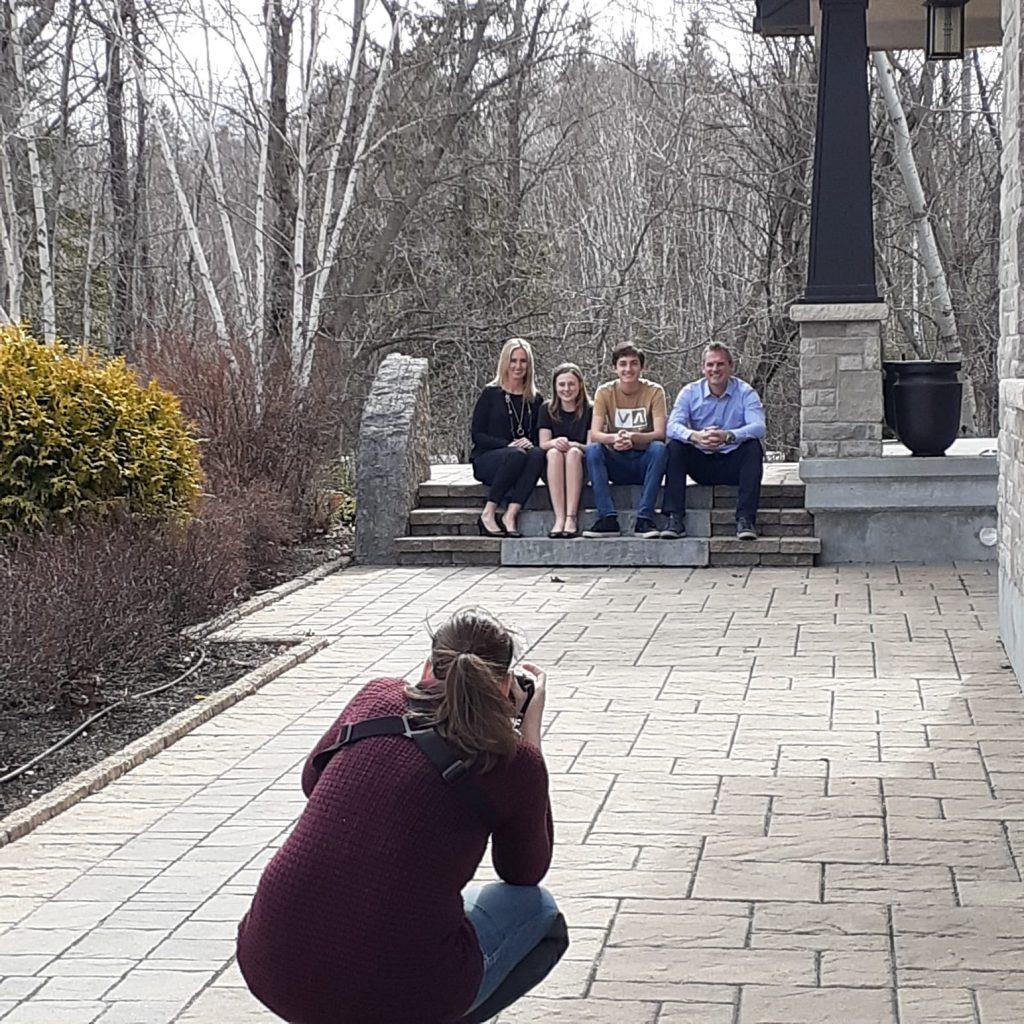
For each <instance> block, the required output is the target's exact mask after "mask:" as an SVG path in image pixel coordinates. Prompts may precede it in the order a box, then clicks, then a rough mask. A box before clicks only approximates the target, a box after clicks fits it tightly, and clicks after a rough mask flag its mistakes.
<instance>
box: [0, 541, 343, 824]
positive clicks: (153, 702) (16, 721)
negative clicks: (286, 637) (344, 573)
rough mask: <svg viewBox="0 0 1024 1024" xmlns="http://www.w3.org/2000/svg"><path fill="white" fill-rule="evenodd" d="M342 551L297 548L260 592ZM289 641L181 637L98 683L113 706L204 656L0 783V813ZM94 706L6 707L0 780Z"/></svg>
mask: <svg viewBox="0 0 1024 1024" xmlns="http://www.w3.org/2000/svg"><path fill="white" fill-rule="evenodd" d="M340 554H342V550H341V549H339V546H338V544H337V543H328V542H326V541H325V542H324V543H313V544H306V545H303V546H300V547H296V548H294V549H292V550H291V551H290V552H289V554H288V558H287V560H286V561H285V562H284V564H283V565H282V566H281V567H280V568H279V569H278V570H277V571H275V572H274V573H268V574H266V576H265V577H264V578H263V579H261V580H260V581H259V583H260V589H267V588H269V587H272V586H276V585H278V584H280V583H282V582H285V581H286V580H288V579H294V578H295V577H296V576H300V575H302V574H303V573H306V572H309V571H310V570H312V569H315V568H317V567H318V566H320V565H323V564H324V563H326V562H328V561H331V560H332V559H334V558H337V557H338V556H339V555H340ZM225 610H227V609H225ZM289 646H290V645H289V644H282V643H262V642H235V641H232V642H230V643H220V642H205V643H204V642H198V641H195V640H187V639H185V638H182V641H181V644H180V647H179V648H178V650H176V651H175V652H174V653H173V654H172V655H171V656H170V657H166V658H164V659H162V660H161V661H158V662H154V663H152V664H149V665H146V666H143V667H141V668H138V669H136V670H134V671H132V672H131V674H130V677H128V676H125V677H122V678H116V677H115V678H108V679H106V680H104V681H103V685H102V687H101V688H100V692H102V693H104V694H108V695H110V701H109V703H113V701H114V700H115V699H117V698H118V697H120V696H123V695H126V694H140V693H143V692H145V691H147V690H151V689H154V688H156V687H158V686H160V685H161V684H163V683H169V682H171V681H172V680H174V679H176V678H178V677H179V676H181V675H182V674H183V673H184V672H185V671H186V670H187V669H188V668H189V667H191V666H192V665H194V664H195V662H196V661H197V660H198V658H199V656H200V652H201V651H205V654H206V656H205V659H204V660H203V663H202V665H201V666H200V667H199V669H198V671H196V672H195V673H194V674H192V675H189V676H188V678H186V679H184V680H182V681H181V682H180V683H179V684H176V685H174V686H172V687H170V688H169V689H167V690H164V691H163V692H162V693H158V694H153V695H151V696H148V697H145V698H136V697H132V698H129V699H128V700H127V701H126V702H125V703H124V704H121V705H120V706H118V707H116V708H114V709H113V710H112V711H110V712H109V713H108V714H106V715H104V716H103V717H102V718H100V719H99V720H97V721H96V722H94V723H93V724H92V725H90V726H89V727H88V729H86V730H84V731H83V732H82V733H80V734H79V735H78V736H76V737H75V739H73V740H72V741H71V742H70V743H69V744H67V745H66V746H64V747H61V748H60V749H59V750H57V751H55V752H53V753H52V754H49V755H47V756H46V758H45V759H43V760H41V761H40V762H39V763H38V764H37V765H35V766H33V767H32V768H30V769H29V770H28V771H26V772H25V773H24V774H21V775H19V776H18V777H17V778H15V779H12V780H11V781H9V782H5V783H2V784H0V818H2V817H4V816H5V815H7V814H10V813H11V812H12V811H15V810H17V809H18V808H20V807H24V806H25V805H26V804H29V803H31V802H32V801H33V800H35V799H37V798H38V797H40V796H42V795H44V794H45V793H48V792H49V791H50V790H51V789H53V788H54V787H55V786H58V785H60V784H61V783H62V782H66V781H67V780H68V779H71V778H73V777H74V776H75V775H77V774H78V773H79V772H80V771H83V770H84V769H86V768H89V767H91V766H92V765H94V764H97V763H98V762H100V761H102V760H103V759H104V758H105V757H108V756H110V755H111V754H113V753H116V752H117V751H118V750H120V749H121V748H122V747H124V746H126V745H127V744H128V743H131V742H132V741H133V740H137V739H138V738H139V737H140V736H144V735H145V734H146V733H147V732H149V731H150V730H151V729H154V728H156V727H157V726H158V725H161V724H162V723H163V722H165V721H166V720H167V719H168V718H171V717H172V716H173V715H176V714H177V713H178V712H179V711H183V710H184V709H185V708H188V707H191V706H193V705H194V704H196V703H197V702H199V701H202V700H204V699H205V698H206V697H208V696H209V695H211V694H213V693H216V692H217V691H218V690H221V689H223V688H224V687H225V686H229V685H230V684H231V683H233V682H236V681H237V680H238V679H240V678H241V677H242V676H243V675H245V674H246V673H248V672H251V671H252V670H253V669H255V668H258V667H259V666H260V665H263V664H264V663H266V662H267V661H269V660H270V659H271V658H274V657H276V656H277V655H278V654H281V653H283V652H284V651H286V650H287V649H288V647H289ZM99 710H101V708H100V707H86V708H72V707H60V708H47V709H42V710H35V711H24V710H19V711H18V712H17V714H14V713H12V712H8V714H7V716H6V717H5V715H4V712H3V711H2V709H0V777H2V776H4V775H6V774H8V773H9V772H11V771H13V770H14V769H16V768H18V767H20V766H22V765H24V764H27V763H28V762H29V761H30V760H32V758H34V757H35V756H36V755H37V754H40V753H41V752H42V751H44V750H46V749H47V748H48V747H49V746H51V745H52V744H54V743H56V742H57V741H58V740H60V739H61V738H63V737H64V736H66V735H67V734H68V733H70V732H71V731H72V730H73V729H75V728H76V727H77V726H79V725H80V724H81V723H82V722H84V721H85V720H86V719H87V718H89V717H90V716H91V715H94V714H95V713H96V712H97V711H99Z"/></svg>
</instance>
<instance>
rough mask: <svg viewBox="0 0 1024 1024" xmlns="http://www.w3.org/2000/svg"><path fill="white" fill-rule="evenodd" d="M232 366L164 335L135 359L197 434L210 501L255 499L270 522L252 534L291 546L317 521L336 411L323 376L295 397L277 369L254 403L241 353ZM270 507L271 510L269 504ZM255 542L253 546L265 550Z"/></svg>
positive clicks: (192, 343) (332, 452)
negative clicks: (288, 538) (285, 536)
mask: <svg viewBox="0 0 1024 1024" xmlns="http://www.w3.org/2000/svg"><path fill="white" fill-rule="evenodd" d="M236 361H237V364H238V366H239V367H241V369H237V370H236V369H234V368H232V366H231V364H230V362H229V360H228V358H227V355H226V354H225V353H224V351H223V350H222V349H220V348H218V347H217V346H215V345H213V344H211V343H209V342H206V341H203V340H201V339H199V340H197V339H195V338H193V337H189V336H186V335H184V334H165V335H163V336H161V338H160V339H159V346H157V347H154V348H153V349H152V350H151V351H150V352H148V353H147V354H146V355H145V356H144V357H142V358H141V359H140V360H139V364H140V368H141V369H142V370H143V372H144V373H145V374H146V375H148V376H152V377H155V378H156V380H157V381H159V382H160V384H161V385H162V386H163V387H165V388H167V389H168V390H169V391H171V392H172V393H173V394H175V395H176V396H177V397H178V400H179V401H180V402H181V406H182V410H183V411H184V413H185V415H186V416H187V417H188V418H189V419H191V420H192V421H193V422H194V423H195V424H196V426H197V428H198V433H199V437H200V443H201V448H202V463H203V469H204V471H205V473H206V477H207V482H208V483H207V486H208V489H209V490H210V491H211V492H212V493H213V494H215V495H216V496H217V497H218V498H220V499H224V500H229V499H233V500H237V501H238V502H239V503H241V502H242V501H243V500H245V499H246V498H249V497H252V496H253V495H254V494H258V495H259V496H260V499H259V500H260V503H261V506H262V511H263V512H264V513H266V514H268V515H270V516H272V518H273V519H274V523H273V524H271V525H269V526H268V525H262V524H258V523H255V522H254V525H255V526H257V528H258V530H260V531H263V533H267V532H268V531H269V534H270V535H271V538H272V540H273V541H274V543H280V542H281V540H282V538H281V537H280V531H281V529H284V528H286V529H289V530H292V531H294V532H293V534H292V537H293V539H298V538H299V537H300V536H301V535H305V534H310V533H313V532H315V531H317V530H319V529H321V528H322V527H323V526H324V524H325V517H326V511H327V506H326V503H325V501H324V500H323V497H322V493H321V492H322V489H323V486H324V482H325V479H326V476H327V473H328V472H329V469H330V467H331V465H332V464H333V463H335V462H336V460H337V458H338V443H339V433H340V423H341V419H342V417H341V410H340V408H339V404H338V403H337V402H336V401H334V399H333V393H332V385H331V379H332V374H330V373H329V372H324V368H323V366H322V365H321V364H318V367H319V372H318V373H317V374H316V375H315V376H314V379H313V381H312V383H311V385H310V387H309V389H308V390H307V391H306V393H305V394H303V395H301V396H297V395H296V394H295V393H294V391H293V389H292V386H291V382H290V379H289V376H288V373H287V370H286V368H284V367H278V366H272V367H270V368H269V369H268V370H267V372H266V382H265V384H264V387H263V393H262V396H260V398H259V399H257V389H256V387H255V384H254V378H253V374H252V372H251V370H249V369H246V367H247V366H248V365H249V362H248V358H247V354H246V353H245V352H244V350H243V349H242V347H241V346H236ZM275 505H279V507H278V508H277V509H276V510H274V509H273V506H275ZM265 539H266V538H265V537H261V536H257V537H256V538H255V539H254V543H255V544H256V545H257V547H258V546H260V545H262V544H264V543H265Z"/></svg>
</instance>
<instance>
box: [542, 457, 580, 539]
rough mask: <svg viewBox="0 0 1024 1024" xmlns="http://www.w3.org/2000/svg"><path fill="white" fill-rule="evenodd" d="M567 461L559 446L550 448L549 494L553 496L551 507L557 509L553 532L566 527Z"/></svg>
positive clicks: (559, 531) (558, 531)
mask: <svg viewBox="0 0 1024 1024" xmlns="http://www.w3.org/2000/svg"><path fill="white" fill-rule="evenodd" d="M569 454H572V453H571V452H570V453H569ZM566 461H567V460H566V457H565V453H564V452H560V451H559V450H558V449H557V448H549V449H548V494H549V495H550V497H551V507H552V508H553V509H554V510H555V525H554V526H553V527H552V528H551V531H552V533H561V532H562V531H563V530H564V529H565V494H566V488H565V472H566ZM577 501H578V499H577Z"/></svg>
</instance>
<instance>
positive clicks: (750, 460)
mask: <svg viewBox="0 0 1024 1024" xmlns="http://www.w3.org/2000/svg"><path fill="white" fill-rule="evenodd" d="M763 472H764V449H763V448H762V447H761V442H760V441H758V440H754V439H752V440H750V441H744V442H743V443H742V444H740V445H738V446H737V447H736V448H735V449H734V450H733V451H731V452H726V453H724V454H719V453H717V452H712V453H710V454H709V453H706V452H702V451H701V450H700V449H699V448H697V447H695V446H694V445H692V444H683V442H681V441H669V443H668V469H667V470H666V472H665V502H664V504H663V506H662V509H661V510H662V512H666V513H669V512H674V513H676V514H679V515H682V514H683V513H684V512H685V511H686V478H687V477H688V476H692V477H693V479H694V480H695V481H696V482H697V483H699V484H703V485H704V486H705V487H715V486H728V487H738V488H739V494H738V495H737V497H736V518H737V520H739V519H748V520H749V521H750V522H752V523H753V522H756V521H757V506H758V503H759V501H760V500H761V477H762V475H763Z"/></svg>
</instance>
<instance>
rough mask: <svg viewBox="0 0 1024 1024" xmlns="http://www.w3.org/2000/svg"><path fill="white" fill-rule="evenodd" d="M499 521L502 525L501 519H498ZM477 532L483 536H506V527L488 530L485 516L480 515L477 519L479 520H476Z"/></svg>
mask: <svg viewBox="0 0 1024 1024" xmlns="http://www.w3.org/2000/svg"><path fill="white" fill-rule="evenodd" d="M498 523H499V525H500V523H501V520H500V519H499V520H498ZM476 532H477V533H479V534H480V536H481V537H504V536H505V530H504V529H499V530H488V529H487V524H486V523H485V522H484V517H483V516H480V517H479V518H478V519H477V521H476Z"/></svg>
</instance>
